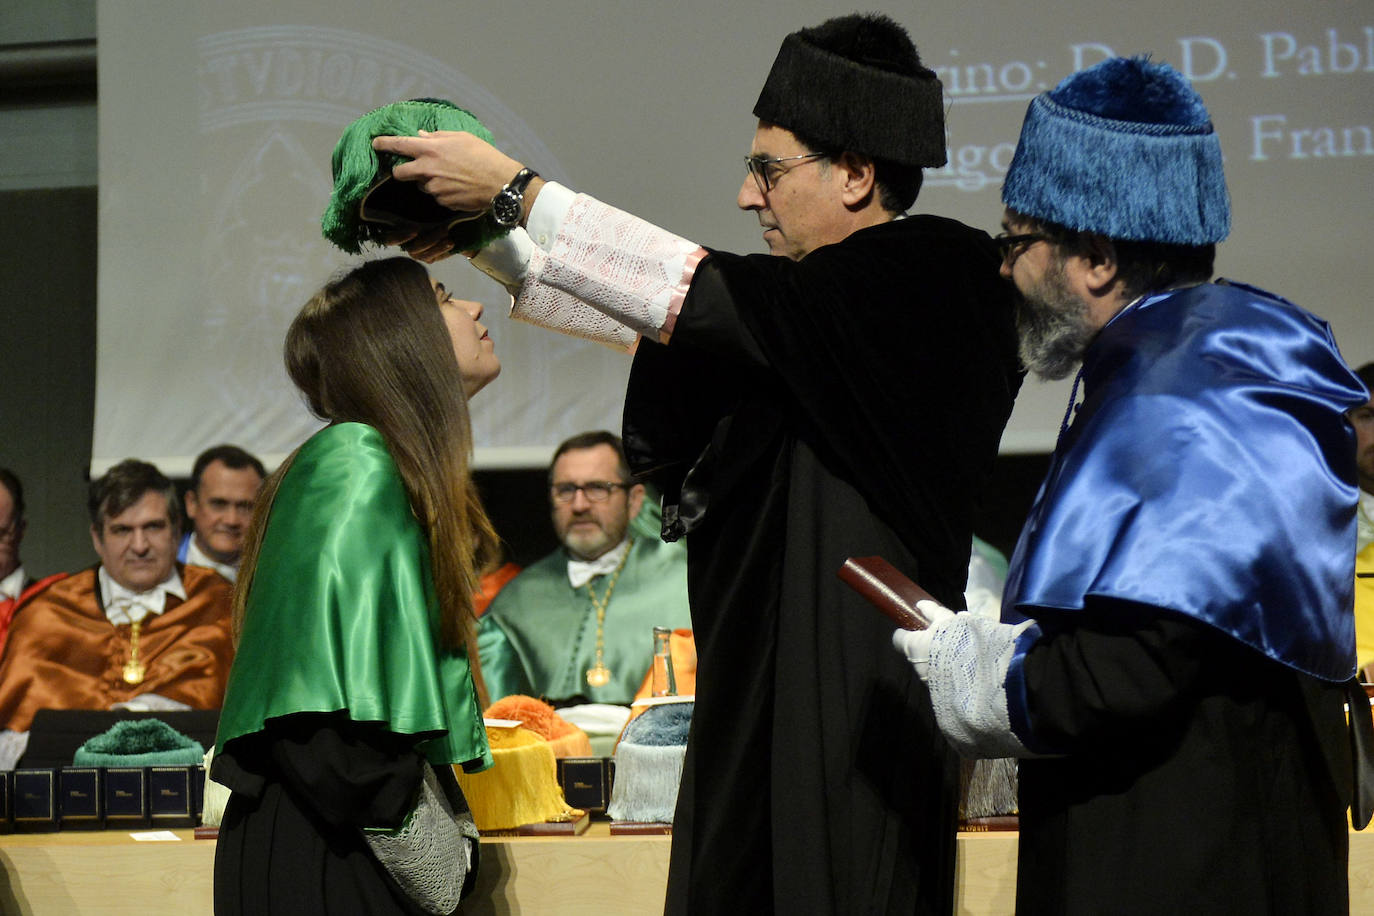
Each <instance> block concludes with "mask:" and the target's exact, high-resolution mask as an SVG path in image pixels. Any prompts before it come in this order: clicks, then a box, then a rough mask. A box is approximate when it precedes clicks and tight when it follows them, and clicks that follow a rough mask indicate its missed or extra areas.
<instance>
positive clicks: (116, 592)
mask: <svg viewBox="0 0 1374 916" xmlns="http://www.w3.org/2000/svg"><path fill="white" fill-rule="evenodd" d="M96 577H97V578H98V579H99V580H100V597H101V598H102V599H104V601H105V608H104V610H105V619H106V620H108V621H110V623H111V624H112V625H114V626H121V625H123V624H126V623H134V622H136V621H141V620H142V619H143V618H144V617H147V616H148V615H149V614H153V615H157V614H161V613H162V612H163V611H164V610H166V609H167V596H168V595H175V596H176V597H178V598H180V599H181V600H182V601H185V600H186V586H184V585H183V584H182V583H181V574H180V573H178V572H177V568H176V566H175V565H173V566H172V574H171V575H170V576H168V577H167V578H166V579H164V580H163V581H162V582H161V583H159V584H158V585H155V586H153V587H152V588H150V589H148V590H147V591H146V592H134V591H130V590H129V589H127V588H125V587H124V586H122V585H120V584H119V583H118V582H116V581H115V580H114V579H112V578H110V574H109V573H108V572H106V570H105V566H104V564H101V567H100V569H99V570H98V571H97V572H96Z"/></svg>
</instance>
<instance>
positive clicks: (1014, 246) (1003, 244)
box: [992, 232, 1053, 264]
mask: <svg viewBox="0 0 1374 916" xmlns="http://www.w3.org/2000/svg"><path fill="white" fill-rule="evenodd" d="M992 241H993V243H994V244H996V245H997V250H998V251H1000V252H1001V253H1002V263H1004V264H1006V263H1010V262H1012V261H1015V260H1016V259H1017V258H1018V257H1020V255H1021V252H1023V251H1025V250H1026V249H1027V248H1029V247H1030V246H1031V245H1034V244H1035V243H1036V242H1049V241H1053V239H1051V238H1050V236H1048V235H1046V234H1045V233H1043V232H1023V233H1021V234H1019V235H1013V234H1011V233H1010V232H999V233H997V234H996V235H994V236H993V237H992Z"/></svg>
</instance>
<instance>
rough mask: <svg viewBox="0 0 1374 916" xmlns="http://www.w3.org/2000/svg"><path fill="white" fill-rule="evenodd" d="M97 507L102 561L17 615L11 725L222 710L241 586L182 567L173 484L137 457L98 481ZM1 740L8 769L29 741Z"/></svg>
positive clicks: (4, 673) (3, 705) (2, 699)
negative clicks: (131, 709) (40, 719)
mask: <svg viewBox="0 0 1374 916" xmlns="http://www.w3.org/2000/svg"><path fill="white" fill-rule="evenodd" d="M87 507H88V509H89V511H90V516H91V541H92V543H93V544H94V545H95V552H96V553H97V554H98V555H99V556H100V563H99V564H98V565H96V566H94V567H92V568H90V569H87V570H84V571H82V572H79V573H76V574H75V575H72V576H68V577H67V578H65V579H62V580H61V581H59V582H57V583H55V584H53V585H51V586H49V587H48V588H46V589H44V590H43V591H41V592H39V593H38V594H36V595H34V596H33V597H31V598H29V599H28V600H27V601H26V602H24V603H22V604H21V605H20V606H19V608H18V609H17V610H16V611H15V613H14V618H13V620H12V621H11V623H10V631H9V639H8V643H7V645H6V647H5V654H4V657H3V659H0V726H2V727H4V728H5V729H9V730H10V731H13V732H27V730H28V728H29V725H30V723H31V722H32V721H33V715H34V713H35V712H36V711H38V710H40V709H110V708H113V707H116V706H137V707H141V708H142V707H154V708H160V709H215V708H218V707H219V705H220V701H221V700H222V699H223V697H224V686H225V682H226V680H227V679H228V676H229V664H230V662H231V661H232V659H233V644H232V641H231V638H230V630H229V603H230V594H231V586H230V585H229V583H228V582H227V581H226V580H225V579H224V578H223V577H221V576H220V575H219V574H218V573H216V572H213V571H212V570H208V569H201V568H199V567H194V566H179V565H178V564H177V563H176V561H175V557H176V546H177V540H178V537H179V536H180V527H181V526H180V518H179V515H178V512H177V500H176V491H175V489H174V488H173V486H172V482H171V481H170V480H168V479H167V478H166V477H164V476H163V475H162V473H161V472H160V471H158V469H157V468H156V467H154V466H153V465H151V464H147V463H146V462H142V461H135V460H133V459H129V460H127V461H123V462H121V463H119V464H117V465H115V466H114V467H113V468H111V469H110V471H109V472H108V473H107V474H106V475H105V476H104V477H102V478H100V479H99V480H97V481H95V482H94V483H92V484H91V490H90V498H89V500H88V502H87ZM135 698H137V700H136V699H135ZM6 737H7V738H12V737H13V736H6ZM0 745H6V746H8V747H10V749H11V753H10V755H9V756H10V757H11V759H9V760H7V761H5V760H0V765H3V764H4V763H9V765H11V766H12V765H13V761H14V759H17V758H18V755H19V753H22V750H23V748H22V745H21V746H17V747H16V746H15V744H14V742H13V741H11V742H8V744H6V742H4V741H0ZM16 749H17V750H18V752H19V753H14V752H13V751H14V750H16ZM3 756H6V755H4V754H3V748H0V757H3Z"/></svg>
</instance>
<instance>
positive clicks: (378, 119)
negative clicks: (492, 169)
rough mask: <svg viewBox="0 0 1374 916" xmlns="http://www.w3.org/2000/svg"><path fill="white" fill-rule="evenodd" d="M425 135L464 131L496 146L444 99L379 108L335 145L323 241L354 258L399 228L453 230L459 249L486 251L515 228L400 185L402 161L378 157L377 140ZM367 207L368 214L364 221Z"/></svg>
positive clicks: (411, 185) (413, 186)
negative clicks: (397, 169)
mask: <svg viewBox="0 0 1374 916" xmlns="http://www.w3.org/2000/svg"><path fill="white" fill-rule="evenodd" d="M422 130H431V131H432V130H461V131H466V132H468V133H470V134H474V135H476V136H478V137H481V138H482V139H483V140H485V141H487V142H488V143H490V142H491V139H492V137H491V131H489V130H487V128H486V125H484V124H483V123H482V122H481V121H479V120H478V119H477V117H476V116H475V115H473V114H472V113H471V112H469V111H465V110H463V109H462V108H459V107H458V106H457V105H454V104H453V103H452V102H448V101H445V100H444V99H412V100H410V101H407V102H393V103H391V104H390V105H383V106H382V107H381V108H376V109H373V110H372V111H369V112H368V113H367V114H365V115H363V116H362V117H361V118H358V119H357V120H356V121H354V122H353V123H352V124H350V125H348V127H347V128H345V129H344V132H343V136H342V137H340V138H339V142H338V143H337V144H336V145H335V147H334V157H333V160H332V164H333V171H334V192H333V193H332V194H331V195H330V198H329V205H328V206H327V207H325V211H324V216H323V217H322V218H321V219H320V229H321V231H322V232H323V234H324V237H325V238H326V239H328V240H329V241H331V242H333V243H334V244H335V245H337V246H338V247H339V248H342V249H343V250H344V251H347V252H348V253H350V254H358V253H360V252H361V251H362V246H363V243H365V242H372V243H374V244H381V243H382V237H383V236H384V235H385V234H386V233H387V232H389V231H390V230H392V229H393V228H394V227H397V226H402V225H404V226H407V227H413V228H416V229H417V230H420V231H423V230H426V229H434V228H437V227H439V226H443V225H447V226H449V238H450V239H452V240H453V243H454V248H455V250H458V251H472V250H476V249H479V248H483V247H485V246H486V245H487V244H489V243H490V242H492V241H494V240H496V239H498V238H500V237H501V236H503V235H505V234H506V232H508V231H509V230H505V229H501V228H499V227H498V226H497V225H496V223H495V222H493V221H492V220H490V219H487V218H486V213H485V212H483V213H463V212H459V211H457V210H450V209H448V208H446V207H444V206H443V205H442V204H440V203H439V202H438V201H436V200H435V199H434V198H433V197H431V196H430V195H428V194H426V193H425V192H424V191H422V190H420V188H419V187H418V186H417V185H416V184H415V183H414V182H408V181H395V180H393V179H392V178H391V169H392V167H393V166H395V165H396V164H397V163H399V162H404V161H406V160H405V158H404V157H401V156H396V155H394V154H392V153H378V152H377V151H375V150H374V149H373V148H372V140H373V138H374V137H382V136H405V137H414V136H417V135H418V134H419V132H420V131H422ZM364 202H366V204H367V210H368V215H367V216H364V215H363V210H364V206H363V205H364Z"/></svg>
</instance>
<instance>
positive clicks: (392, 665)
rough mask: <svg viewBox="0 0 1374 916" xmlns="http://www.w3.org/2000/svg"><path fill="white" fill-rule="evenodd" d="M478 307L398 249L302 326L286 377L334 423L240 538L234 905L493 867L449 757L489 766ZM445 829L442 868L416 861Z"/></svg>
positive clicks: (430, 892) (225, 845) (228, 715)
mask: <svg viewBox="0 0 1374 916" xmlns="http://www.w3.org/2000/svg"><path fill="white" fill-rule="evenodd" d="M480 316H481V306H480V305H478V304H477V303H474V302H459V301H456V300H453V299H452V298H450V297H449V295H448V294H447V292H446V291H445V290H444V288H443V287H442V286H441V285H438V284H434V283H432V281H431V280H430V279H429V277H428V274H427V272H426V271H425V269H424V268H423V267H422V266H420V265H419V264H417V263H415V262H414V261H411V260H409V259H406V258H392V259H387V260H381V261H372V262H369V263H365V264H363V265H362V266H361V267H358V268H356V269H355V270H352V271H351V272H349V273H347V274H346V275H344V276H342V277H341V278H339V279H337V280H335V281H333V282H331V283H329V284H328V285H326V286H325V287H324V289H322V290H321V291H320V292H319V293H317V294H316V295H315V296H314V297H313V298H312V299H311V300H310V301H309V302H308V303H307V304H306V305H305V307H304V308H303V309H302V310H301V312H300V314H299V315H298V316H297V317H296V319H295V321H293V322H292V324H291V327H290V329H289V330H288V331H287V335H286V366H287V372H288V374H289V375H290V377H291V380H292V381H293V382H294V383H295V384H296V386H297V387H298V388H299V389H300V390H301V392H302V394H303V395H304V396H305V398H306V401H307V402H308V403H309V405H310V409H311V410H312V411H313V412H314V413H315V414H316V415H318V416H319V417H320V418H322V419H324V420H326V421H328V423H329V425H328V426H326V427H325V428H324V429H323V430H321V431H320V432H319V433H317V434H316V435H314V436H313V437H312V438H311V439H310V440H308V441H307V442H306V443H305V444H304V445H302V446H301V447H300V448H299V449H297V451H296V452H295V453H294V454H293V455H292V456H291V458H289V459H288V460H287V461H286V462H285V463H284V464H283V466H282V467H281V468H279V469H278V470H277V471H276V473H275V474H273V475H272V476H271V477H270V478H269V479H268V482H267V484H266V486H265V487H264V490H263V497H262V499H261V500H260V503H259V506H258V510H257V513H256V515H255V517H254V520H253V526H252V530H251V532H250V534H249V538H248V542H247V545H246V547H245V551H244V559H243V563H242V567H241V570H240V574H239V581H238V585H237V588H236V591H235V600H234V629H235V634H236V637H237V639H238V654H237V657H236V659H235V663H234V667H233V670H232V672H231V674H230V679H229V687H228V691H227V694H226V697H225V703H224V710H223V712H222V714H221V718H220V728H219V735H218V739H217V741H216V745H217V746H216V754H215V760H214V765H213V768H212V770H213V773H212V775H213V776H214V778H215V780H216V781H218V782H221V783H223V784H224V785H226V786H228V787H229V788H230V789H231V790H232V793H233V794H232V795H231V797H230V801H229V803H228V806H227V808H226V811H225V815H224V820H223V824H222V826H221V828H220V838H219V845H218V849H217V851H216V859H215V910H216V912H217V913H221V914H229V913H253V914H267V913H288V914H290V916H300V914H303V913H355V912H366V913H420V912H429V913H442V912H448V911H449V910H451V909H452V908H454V907H456V905H457V902H458V899H457V895H458V891H459V888H460V887H461V886H462V885H463V884H464V882H463V881H461V880H460V881H457V882H456V883H455V881H454V872H453V868H454V867H460V866H461V865H462V864H463V863H464V862H466V861H468V860H469V859H472V862H471V864H472V865H473V866H474V867H473V868H471V869H470V870H469V879H470V876H471V873H472V872H475V864H476V863H475V855H476V842H475V840H476V833H475V830H472V829H471V828H470V826H463V827H461V828H456V827H455V826H454V825H455V823H457V822H459V821H462V820H463V815H465V814H466V805H465V804H464V803H463V802H462V796H461V793H459V792H458V789H457V785H456V782H455V780H454V779H453V773H452V768H451V766H450V765H452V764H457V765H461V766H463V767H464V768H465V769H467V770H473V771H475V770H480V769H483V768H484V767H486V766H489V765H490V762H491V755H490V752H489V751H488V748H487V741H486V732H485V730H484V728H483V726H482V714H481V709H482V705H483V703H482V700H483V699H484V698H482V697H480V695H479V688H478V685H479V684H480V683H481V679H480V674H479V673H478V672H477V670H476V667H477V666H476V653H475V652H474V651H470V647H471V646H472V630H473V615H472V596H473V594H474V593H475V592H476V590H477V584H478V569H479V566H480V563H481V562H482V561H483V559H484V558H485V557H486V556H487V555H488V554H489V553H490V551H491V549H492V547H493V546H494V543H495V536H494V534H493V532H492V529H491V524H490V522H489V521H488V520H487V517H486V514H485V513H484V511H483V509H482V506H481V503H480V501H479V500H478V497H477V492H476V489H475V487H474V485H473V482H472V478H471V475H470V473H469V469H468V457H469V455H470V453H471V450H472V436H471V427H470V423H469V417H468V408H467V399H468V397H469V396H471V395H472V394H474V393H476V392H477V391H478V390H479V389H480V388H481V387H482V386H484V385H485V384H486V383H487V382H489V381H491V380H492V379H493V378H495V377H496V374H497V373H498V372H499V371H500V363H499V361H498V360H497V358H496V355H495V351H494V348H493V345H492V342H491V339H490V337H488V336H487V334H486V330H485V328H483V327H482V325H481V324H479V323H478V321H477V319H478V318H479V317H480ZM445 805H446V806H447V807H445ZM436 818H437V820H436ZM436 824H437V825H438V826H437V827H436V826H435V825H436ZM455 831H457V832H455ZM446 842H447V843H450V844H451V845H452V844H456V846H457V848H456V849H451V852H452V859H451V860H450V861H449V862H442V861H441V865H442V866H443V867H441V868H440V869H438V871H437V874H431V873H430V872H435V869H433V868H430V869H428V870H426V868H425V867H424V864H423V861H420V864H419V866H418V867H417V865H416V860H415V857H416V856H419V857H421V858H422V857H423V855H424V854H425V853H426V852H428V854H429V855H430V856H431V857H433V856H435V855H436V851H435V850H436V843H437V844H438V847H443V844H444V843H446ZM417 847H418V851H417ZM438 855H440V857H441V859H442V858H443V857H446V856H448V855H449V853H443V852H440V853H438ZM466 883H467V886H468V887H470V886H471V881H470V880H468V881H467V882H466Z"/></svg>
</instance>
